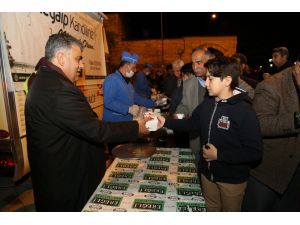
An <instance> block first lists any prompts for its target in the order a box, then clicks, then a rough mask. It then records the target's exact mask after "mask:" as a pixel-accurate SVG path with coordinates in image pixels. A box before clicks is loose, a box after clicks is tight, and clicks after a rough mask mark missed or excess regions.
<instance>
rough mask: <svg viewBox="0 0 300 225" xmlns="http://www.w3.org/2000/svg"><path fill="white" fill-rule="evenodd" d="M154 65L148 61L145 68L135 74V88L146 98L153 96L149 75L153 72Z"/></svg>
mask: <svg viewBox="0 0 300 225" xmlns="http://www.w3.org/2000/svg"><path fill="white" fill-rule="evenodd" d="M151 69H152V65H151V64H149V63H146V64H145V65H144V67H143V69H142V70H141V71H139V72H137V73H136V75H135V83H134V90H135V92H136V93H138V94H139V95H140V96H142V97H145V98H150V96H151V93H152V92H151V88H150V86H149V81H148V79H147V76H149V74H150V73H151Z"/></svg>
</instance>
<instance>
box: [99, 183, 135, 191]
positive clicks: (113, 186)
mask: <svg viewBox="0 0 300 225" xmlns="http://www.w3.org/2000/svg"><path fill="white" fill-rule="evenodd" d="M101 187H102V188H105V189H109V190H117V191H126V190H127V189H128V187H129V184H127V183H114V182H105V183H104V184H103V185H102V186H101Z"/></svg>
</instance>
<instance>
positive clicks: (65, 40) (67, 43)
mask: <svg viewBox="0 0 300 225" xmlns="http://www.w3.org/2000/svg"><path fill="white" fill-rule="evenodd" d="M72 45H77V46H78V47H79V48H80V50H81V51H82V50H83V45H82V43H81V42H80V41H79V40H78V39H76V38H74V37H73V36H71V35H70V34H67V33H57V34H52V35H51V36H50V37H49V39H48V41H47V43H46V46H45V57H46V59H47V60H48V61H51V60H52V58H53V57H54V56H55V54H56V52H57V51H58V50H61V49H67V50H69V49H71V47H72Z"/></svg>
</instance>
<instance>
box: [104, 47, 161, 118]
mask: <svg viewBox="0 0 300 225" xmlns="http://www.w3.org/2000/svg"><path fill="white" fill-rule="evenodd" d="M138 59H139V57H138V55H137V54H135V53H134V54H132V55H131V54H130V53H129V52H125V51H123V52H122V60H121V64H120V67H119V69H118V70H116V71H115V72H114V73H113V74H110V75H108V76H107V77H106V78H105V80H104V83H103V96H104V109H103V120H104V121H130V120H132V119H133V117H134V116H137V114H138V111H139V105H140V106H144V107H146V108H154V107H155V106H156V104H155V102H153V101H152V100H150V99H147V98H143V97H141V96H140V95H138V94H137V93H136V92H135V91H134V89H133V86H132V84H131V83H130V78H131V77H132V76H133V75H134V72H135V71H136V63H137V61H138Z"/></svg>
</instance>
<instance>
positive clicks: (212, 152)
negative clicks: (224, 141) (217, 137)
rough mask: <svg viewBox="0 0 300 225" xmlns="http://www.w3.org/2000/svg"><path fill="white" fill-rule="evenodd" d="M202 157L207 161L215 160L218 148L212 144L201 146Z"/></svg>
mask: <svg viewBox="0 0 300 225" xmlns="http://www.w3.org/2000/svg"><path fill="white" fill-rule="evenodd" d="M202 151H203V158H204V159H205V160H206V161H207V162H210V161H213V160H217V158H218V149H216V147H215V146H214V145H212V144H206V145H203V147H202Z"/></svg>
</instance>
